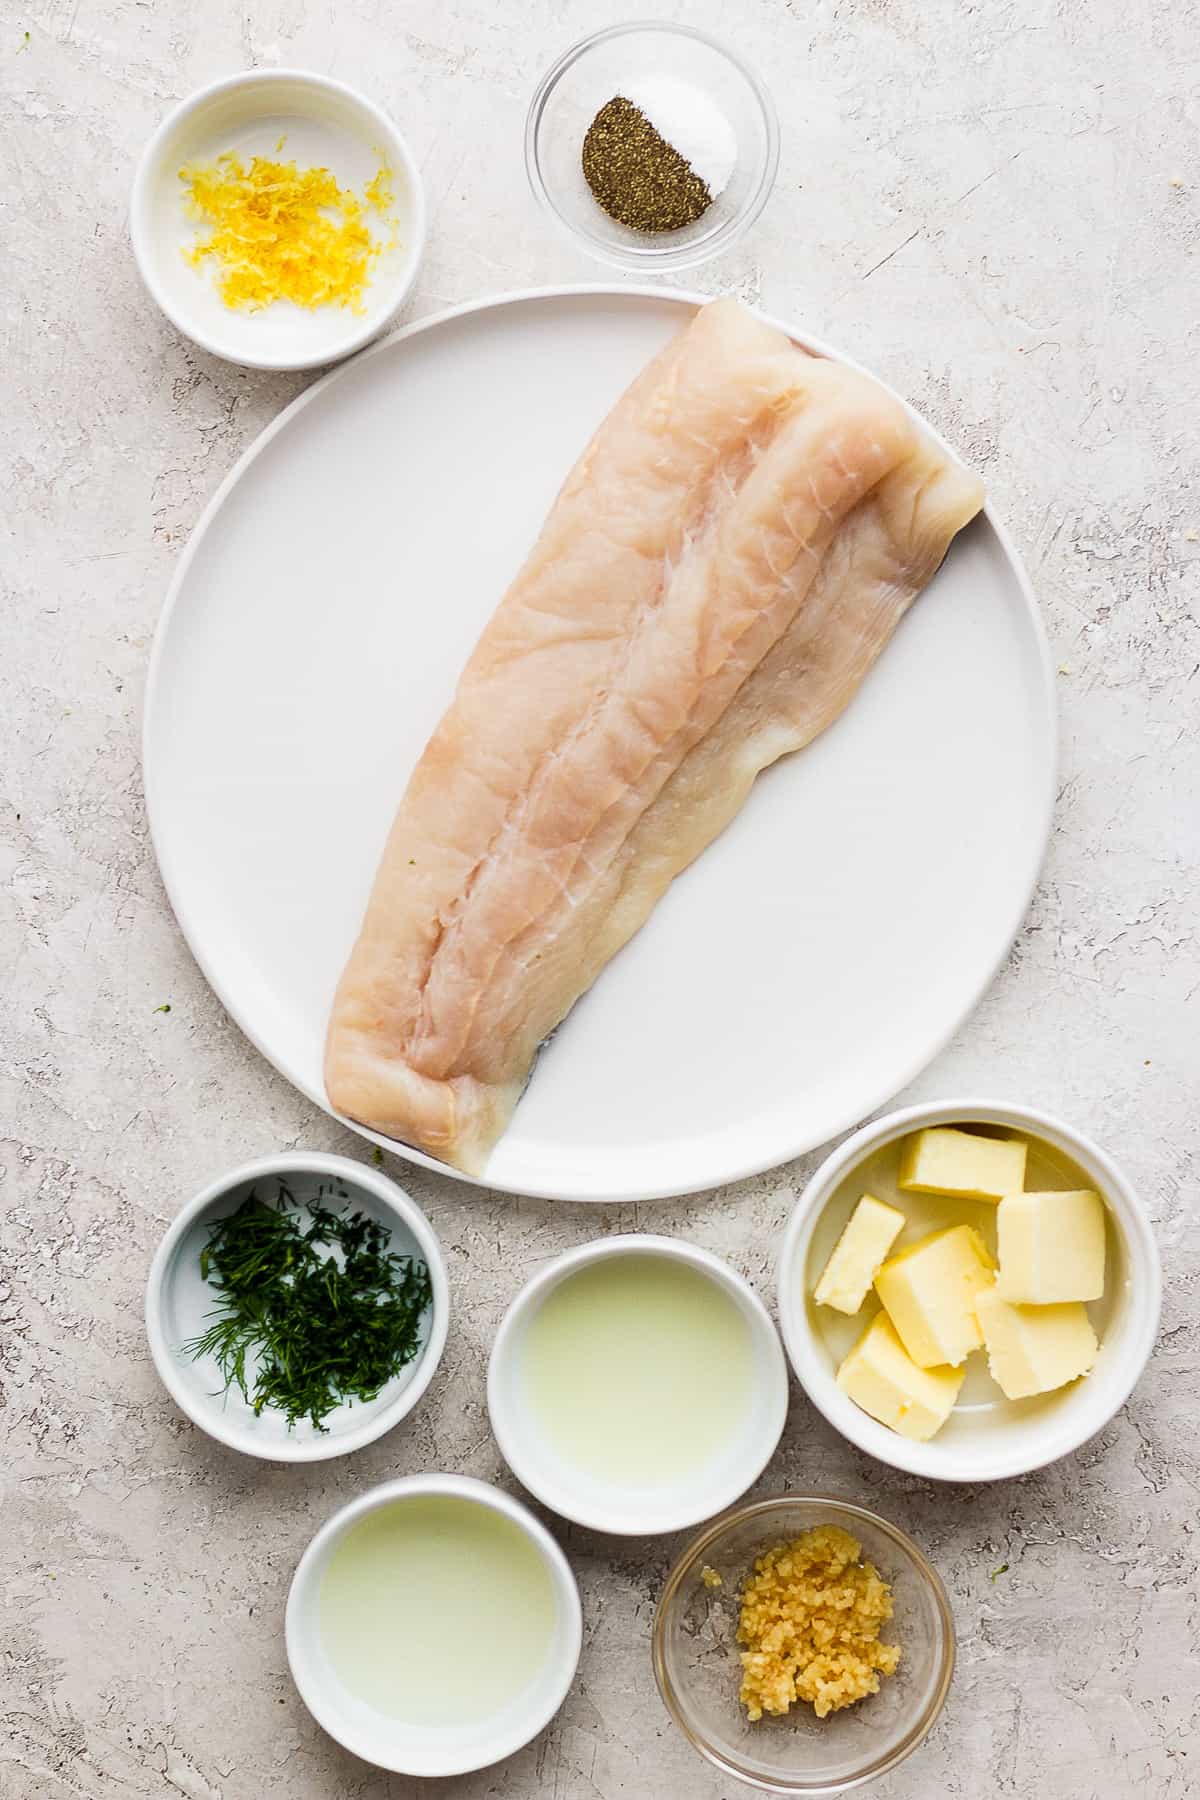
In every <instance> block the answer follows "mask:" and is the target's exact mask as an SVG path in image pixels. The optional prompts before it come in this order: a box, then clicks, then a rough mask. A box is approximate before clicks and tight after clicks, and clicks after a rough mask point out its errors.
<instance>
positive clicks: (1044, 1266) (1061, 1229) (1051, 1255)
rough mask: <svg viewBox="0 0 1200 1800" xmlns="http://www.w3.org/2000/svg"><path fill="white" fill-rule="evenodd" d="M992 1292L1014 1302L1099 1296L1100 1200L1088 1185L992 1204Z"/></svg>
mask: <svg viewBox="0 0 1200 1800" xmlns="http://www.w3.org/2000/svg"><path fill="white" fill-rule="evenodd" d="M996 1237H997V1241H998V1244H999V1251H1000V1272H999V1274H998V1275H997V1276H996V1292H997V1293H998V1294H999V1296H1000V1298H1001V1299H1002V1300H1009V1301H1011V1302H1012V1303H1013V1304H1014V1305H1031V1306H1052V1305H1056V1304H1057V1303H1058V1302H1060V1301H1064V1300H1099V1298H1100V1296H1101V1294H1103V1292H1104V1248H1105V1245H1104V1202H1103V1201H1102V1200H1101V1198H1100V1196H1099V1194H1097V1193H1094V1192H1093V1190H1092V1189H1091V1188H1076V1189H1072V1190H1071V1191H1070V1192H1066V1193H1051V1194H1008V1195H1006V1196H1005V1198H1004V1199H1003V1200H1001V1202H1000V1204H999V1206H998V1207H997V1208H996Z"/></svg>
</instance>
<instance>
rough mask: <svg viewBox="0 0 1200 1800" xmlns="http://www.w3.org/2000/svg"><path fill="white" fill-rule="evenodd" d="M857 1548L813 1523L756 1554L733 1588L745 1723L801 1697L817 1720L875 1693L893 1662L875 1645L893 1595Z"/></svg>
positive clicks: (891, 1651)
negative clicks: (737, 1600) (738, 1595)
mask: <svg viewBox="0 0 1200 1800" xmlns="http://www.w3.org/2000/svg"><path fill="white" fill-rule="evenodd" d="M860 1552H861V1545H860V1544H858V1543H857V1542H856V1541H855V1539H854V1538H852V1537H851V1536H850V1534H849V1532H848V1531H843V1530H841V1528H840V1527H839V1526H837V1525H818V1526H816V1527H815V1529H814V1530H812V1531H806V1532H805V1533H804V1534H803V1536H802V1537H798V1538H796V1539H794V1540H793V1542H791V1543H790V1544H777V1545H776V1546H775V1548H774V1549H773V1550H768V1551H767V1552H766V1554H765V1555H764V1556H760V1557H759V1558H758V1560H757V1561H756V1563H755V1565H754V1570H753V1573H752V1574H751V1575H749V1576H748V1577H747V1579H746V1583H745V1586H744V1587H743V1589H742V1606H741V1615H740V1618H739V1620H738V1631H737V1635H738V1642H739V1643H740V1644H744V1645H745V1646H746V1648H745V1649H744V1650H743V1651H742V1652H741V1660H742V1689H741V1701H742V1705H743V1706H744V1707H745V1708H746V1716H747V1718H749V1719H761V1718H762V1716H763V1714H764V1713H765V1712H767V1713H786V1712H787V1711H789V1709H790V1708H791V1706H792V1703H793V1702H794V1701H797V1700H805V1701H807V1702H808V1703H809V1704H810V1705H811V1706H812V1709H813V1711H814V1712H815V1713H816V1715H817V1717H818V1719H823V1718H825V1716H826V1714H828V1713H831V1712H837V1711H838V1710H839V1708H841V1707H843V1706H851V1705H853V1703H854V1701H856V1700H861V1699H863V1698H864V1696H866V1695H867V1694H876V1693H878V1692H879V1677H880V1675H892V1674H894V1673H895V1670H896V1665H897V1663H898V1662H899V1661H900V1649H899V1646H898V1645H896V1644H881V1643H880V1642H879V1628H880V1626H881V1625H883V1624H884V1623H885V1622H886V1621H887V1620H888V1619H890V1618H891V1616H892V1590H891V1588H890V1587H889V1586H888V1584H887V1582H886V1581H884V1580H883V1579H882V1577H881V1576H880V1574H879V1572H878V1570H877V1569H875V1568H873V1567H872V1565H871V1564H870V1563H864V1562H860V1561H859V1556H860Z"/></svg>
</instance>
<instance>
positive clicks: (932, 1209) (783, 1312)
mask: <svg viewBox="0 0 1200 1800" xmlns="http://www.w3.org/2000/svg"><path fill="white" fill-rule="evenodd" d="M935 1125H951V1126H960V1127H962V1128H964V1129H965V1130H968V1131H977V1130H982V1131H983V1132H984V1133H985V1134H987V1133H989V1132H990V1133H992V1134H993V1135H997V1136H1004V1137H1008V1136H1013V1137H1020V1138H1024V1139H1025V1140H1026V1142H1027V1144H1028V1147H1029V1148H1028V1160H1027V1164H1026V1177H1025V1186H1026V1190H1027V1191H1029V1192H1033V1191H1046V1190H1053V1189H1076V1188H1091V1189H1093V1190H1094V1191H1095V1192H1096V1193H1098V1194H1099V1195H1100V1198H1101V1200H1102V1201H1103V1202H1104V1206H1105V1209H1106V1215H1107V1218H1106V1223H1107V1234H1108V1243H1107V1251H1106V1257H1105V1264H1106V1270H1105V1286H1104V1295H1103V1297H1102V1298H1101V1299H1100V1300H1098V1301H1093V1302H1091V1303H1090V1304H1089V1306H1088V1314H1089V1317H1090V1319H1091V1322H1092V1326H1093V1328H1094V1330H1095V1332H1096V1335H1097V1337H1098V1338H1099V1340H1100V1350H1099V1354H1098V1356H1097V1359H1096V1364H1095V1367H1094V1368H1093V1369H1092V1371H1091V1373H1090V1374H1088V1375H1085V1376H1082V1377H1081V1378H1080V1379H1078V1380H1076V1381H1073V1382H1071V1383H1069V1384H1068V1385H1066V1386H1064V1387H1061V1388H1055V1389H1053V1390H1051V1391H1050V1392H1048V1393H1044V1394H1037V1395H1034V1396H1033V1397H1031V1398H1029V1399H1025V1400H1008V1399H1006V1398H1005V1396H1004V1395H1003V1394H1002V1393H1001V1391H1000V1389H999V1388H998V1387H997V1385H996V1384H995V1382H994V1381H993V1380H992V1378H991V1375H990V1374H989V1372H988V1368H987V1359H986V1357H985V1356H984V1355H983V1354H982V1352H980V1353H977V1354H976V1355H974V1356H972V1357H969V1358H968V1361H967V1373H966V1377H965V1379H964V1381H963V1385H962V1387H961V1389H960V1390H959V1394H958V1399H957V1402H956V1404H955V1407H954V1410H953V1412H952V1413H951V1414H950V1417H949V1418H948V1419H947V1421H946V1423H945V1424H944V1425H943V1426H942V1428H941V1430H940V1431H939V1432H938V1433H937V1435H936V1436H935V1437H933V1438H930V1439H929V1440H928V1441H927V1442H925V1443H916V1442H913V1441H912V1440H911V1439H909V1438H905V1437H901V1436H900V1434H899V1433H898V1432H895V1431H892V1430H891V1429H890V1428H889V1427H888V1426H887V1425H882V1424H880V1423H879V1422H878V1421H877V1420H876V1419H873V1418H871V1417H870V1416H869V1415H868V1414H867V1413H865V1412H863V1411H862V1410H861V1409H860V1408H859V1407H858V1406H856V1405H855V1403H854V1401H853V1400H851V1399H850V1398H849V1396H848V1395H847V1394H844V1393H843V1392H842V1390H841V1389H840V1388H839V1387H838V1385H837V1381H836V1375H837V1370H838V1366H839V1364H840V1363H841V1361H842V1358H843V1357H844V1356H845V1355H846V1352H847V1351H848V1350H849V1349H850V1347H851V1345H852V1344H853V1343H854V1342H855V1341H856V1340H857V1338H858V1337H859V1336H860V1335H861V1333H862V1331H863V1328H864V1326H865V1325H866V1323H867V1320H868V1318H869V1316H870V1314H871V1312H872V1311H873V1310H874V1309H875V1307H876V1305H877V1303H876V1301H875V1299H874V1296H873V1295H872V1294H870V1293H869V1294H868V1296H867V1300H866V1302H865V1303H864V1306H863V1308H862V1310H861V1312H860V1313H859V1314H857V1315H855V1316H854V1317H853V1318H847V1317H846V1316H845V1314H843V1313H839V1312H835V1311H833V1310H832V1309H831V1308H830V1307H827V1306H818V1305H817V1304H816V1302H815V1301H814V1299H813V1297H812V1295H813V1289H814V1287H815V1286H816V1283H817V1280H818V1278H819V1277H820V1274H821V1271H822V1269H823V1268H824V1267H825V1263H826V1261H827V1260H828V1257H829V1255H830V1252H831V1251H832V1249H833V1247H834V1245H835V1243H836V1242H837V1240H838V1237H839V1236H840V1234H841V1232H842V1229H843V1227H844V1226H845V1224H846V1222H847V1220H848V1219H849V1217H850V1214H851V1212H852V1211H853V1210H854V1207H855V1206H856V1205H857V1203H858V1201H859V1199H860V1198H861V1196H862V1195H863V1194H864V1193H870V1194H873V1195H874V1196H875V1198H876V1199H878V1200H882V1201H884V1202H885V1204H887V1205H891V1206H895V1207H897V1208H898V1209H899V1210H900V1211H901V1212H902V1213H904V1215H905V1217H906V1220H907V1223H906V1225H905V1227H904V1230H903V1231H902V1232H901V1234H900V1236H899V1237H898V1238H897V1239H896V1244H895V1248H896V1249H903V1248H904V1247H905V1246H906V1245H908V1244H910V1243H913V1242H915V1241H917V1239H919V1238H921V1237H923V1236H925V1235H926V1233H928V1232H930V1231H935V1230H937V1229H938V1228H939V1227H940V1226H944V1225H958V1224H968V1225H972V1226H974V1227H975V1229H976V1230H977V1231H979V1232H980V1234H981V1235H982V1236H983V1238H984V1241H985V1243H986V1244H987V1245H988V1247H989V1249H990V1250H991V1252H992V1254H993V1255H994V1254H995V1251H996V1236H995V1234H996V1208H995V1205H994V1203H992V1202H991V1201H986V1200H968V1199H962V1198H955V1199H950V1198H946V1197H944V1196H939V1195H934V1194H924V1193H914V1192H912V1191H905V1190H902V1189H900V1187H899V1186H898V1176H899V1172H900V1169H899V1165H900V1157H901V1152H902V1147H903V1142H904V1140H905V1139H906V1138H907V1137H909V1136H911V1134H912V1133H913V1132H916V1131H920V1130H922V1129H924V1128H926V1127H928V1126H935ZM1161 1296H1162V1277H1161V1273H1160V1270H1159V1260H1158V1250H1157V1248H1156V1246H1155V1242H1154V1233H1153V1231H1152V1230H1151V1227H1150V1222H1149V1220H1148V1218H1147V1216H1146V1213H1145V1211H1144V1209H1143V1207H1142V1205H1141V1202H1140V1201H1139V1200H1138V1198H1137V1196H1136V1194H1135V1193H1134V1192H1133V1190H1132V1188H1131V1187H1130V1186H1129V1183H1128V1182H1127V1181H1126V1180H1125V1178H1124V1176H1123V1175H1122V1174H1121V1172H1120V1170H1119V1169H1118V1168H1117V1166H1116V1164H1115V1163H1114V1162H1113V1161H1112V1160H1111V1158H1110V1157H1108V1156H1107V1155H1106V1154H1105V1153H1104V1151H1103V1150H1101V1149H1100V1148H1099V1146H1098V1145H1096V1144H1093V1143H1092V1142H1091V1140H1090V1139H1088V1138H1086V1137H1084V1136H1083V1135H1082V1133H1080V1132H1078V1131H1076V1130H1074V1128H1073V1127H1072V1126H1069V1125H1066V1124H1064V1123H1063V1121H1062V1120H1061V1119H1054V1118H1051V1117H1050V1116H1049V1115H1047V1114H1045V1113H1040V1112H1036V1111H1034V1110H1033V1109H1032V1108H1030V1107H1025V1106H1015V1105H1011V1104H1009V1103H1007V1102H1004V1101H990V1100H974V1099H968V1100H939V1101H936V1102H931V1103H928V1104H925V1105H920V1106H910V1107H907V1108H905V1109H904V1111H902V1112H894V1113H888V1114H887V1115H886V1116H885V1117H883V1118H881V1119H875V1120H873V1121H872V1122H871V1123H870V1124H869V1125H864V1126H863V1127H862V1129H861V1130H860V1131H856V1132H855V1133H854V1135H853V1136H852V1137H850V1138H847V1140H846V1142H845V1143H844V1144H842V1145H841V1146H840V1147H839V1148H838V1149H837V1150H835V1151H834V1153H833V1155H832V1156H830V1157H829V1158H828V1159H827V1160H826V1161H825V1162H824V1163H822V1164H821V1166H820V1168H819V1169H818V1170H817V1172H816V1174H815V1175H814V1176H813V1178H812V1180H811V1181H810V1182H809V1184H808V1186H807V1188H805V1190H804V1192H803V1194H801V1196H800V1198H799V1200H798V1201H797V1202H796V1207H795V1211H794V1212H793V1214H792V1217H791V1221H790V1223H789V1225H788V1228H787V1231H786V1233H785V1235H784V1240H783V1248H782V1251H781V1253H780V1258H779V1322H780V1328H781V1329H782V1332H783V1340H784V1343H785V1344H786V1346H787V1352H788V1356H789V1358H790V1360H791V1364H792V1367H793V1369H794V1370H795V1371H796V1375H797V1377H798V1378H799V1381H800V1385H801V1386H802V1387H803V1388H804V1390H805V1392H806V1393H807V1394H808V1397H809V1399H810V1400H811V1401H812V1402H813V1403H814V1405H815V1406H817V1407H818V1408H819V1409H820V1411H821V1412H823V1413H824V1415H825V1417H826V1418H827V1419H828V1420H829V1422H830V1424H831V1425H835V1426H836V1427H837V1429H838V1430H839V1431H840V1432H841V1433H842V1435H843V1436H844V1437H847V1438H849V1440H850V1442H851V1443H852V1444H857V1445H858V1447H859V1449H860V1450H865V1451H867V1452H868V1453H869V1454H870V1455H871V1456H875V1457H878V1458H879V1460H880V1461H881V1462H886V1463H890V1464H891V1465H892V1466H893V1467H894V1468H897V1469H904V1470H905V1471H907V1472H908V1473H909V1474H913V1475H924V1476H930V1477H933V1478H935V1479H938V1480H942V1481H997V1480H1001V1479H1004V1478H1006V1477H1011V1476H1015V1475H1024V1474H1027V1473H1029V1471H1030V1470H1032V1469H1039V1468H1042V1467H1043V1466H1044V1465H1045V1464H1046V1463H1049V1462H1053V1461H1054V1460H1055V1459H1056V1458H1057V1457H1060V1456H1066V1455H1068V1454H1069V1453H1070V1452H1071V1451H1072V1450H1077V1449H1078V1448H1079V1446H1080V1445H1081V1444H1083V1443H1086V1441H1087V1440H1088V1438H1090V1437H1093V1436H1094V1435H1095V1433H1096V1432H1097V1431H1099V1430H1101V1428H1102V1427H1103V1426H1105V1425H1106V1424H1107V1423H1108V1421H1109V1420H1110V1419H1111V1418H1112V1417H1113V1415H1114V1413H1116V1412H1117V1411H1118V1410H1119V1409H1120V1407H1121V1406H1123V1405H1124V1403H1125V1401H1126V1400H1127V1399H1128V1398H1129V1395H1130V1392H1131V1391H1132V1389H1133V1386H1134V1383H1135V1382H1136V1381H1137V1379H1138V1376H1139V1375H1140V1374H1141V1372H1142V1370H1143V1369H1144V1367H1145V1366H1146V1362H1147V1360H1148V1358H1149V1355H1150V1351H1151V1349H1152V1348H1153V1346H1154V1338H1155V1334H1156V1332H1157V1329H1158V1316H1159V1306H1160V1302H1161Z"/></svg>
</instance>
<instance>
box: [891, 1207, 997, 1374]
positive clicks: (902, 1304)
mask: <svg viewBox="0 0 1200 1800" xmlns="http://www.w3.org/2000/svg"><path fill="white" fill-rule="evenodd" d="M995 1272H996V1265H995V1263H994V1262H993V1261H992V1259H991V1257H990V1255H989V1254H988V1249H987V1245H986V1244H985V1243H984V1241H983V1239H982V1238H981V1237H980V1235H979V1233H978V1232H977V1231H976V1230H975V1227H974V1226H973V1225H950V1226H947V1228H946V1229H945V1230H944V1231H935V1232H934V1233H933V1235H932V1236H931V1237H925V1238H922V1239H921V1241H920V1243H919V1244H912V1245H910V1246H909V1248H908V1249H907V1250H901V1251H900V1252H899V1253H898V1254H897V1255H896V1256H893V1257H892V1258H891V1259H890V1260H889V1261H888V1262H885V1263H884V1265H883V1267H882V1268H881V1269H880V1271H879V1273H878V1275H876V1277H875V1292H876V1293H877V1294H878V1295H879V1298H880V1299H881V1300H882V1301H883V1304H884V1305H885V1306H886V1308H887V1310H888V1316H889V1318H890V1319H891V1321H892V1324H893V1325H894V1326H895V1327H896V1331H897V1334H898V1335H899V1338H900V1342H901V1343H902V1344H903V1345H904V1348H905V1349H906V1350H907V1351H908V1354H909V1355H910V1356H911V1357H912V1359H913V1361H914V1362H915V1363H919V1364H920V1366H921V1367H922V1368H923V1369H930V1368H933V1367H935V1366H937V1365H938V1364H941V1363H952V1364H956V1365H957V1364H958V1363H960V1362H962V1361H963V1360H964V1359H965V1358H966V1357H968V1356H969V1355H970V1353H971V1351H972V1350H978V1349H979V1347H980V1345H981V1344H982V1343H983V1335H982V1333H981V1332H980V1329H979V1321H978V1319H977V1318H976V1317H975V1296H976V1294H977V1293H978V1292H979V1290H980V1288H984V1287H990V1286H991V1285H992V1279H993V1277H994V1275H995Z"/></svg>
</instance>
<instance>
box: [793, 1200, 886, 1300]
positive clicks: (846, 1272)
mask: <svg viewBox="0 0 1200 1800" xmlns="http://www.w3.org/2000/svg"><path fill="white" fill-rule="evenodd" d="M903 1224H904V1214H903V1213H902V1212H897V1210H896V1208H895V1207H894V1206H885V1205H884V1203H883V1201H882V1200H876V1199H873V1198H872V1196H871V1195H870V1194H864V1195H863V1197H862V1199H861V1200H860V1201H859V1203H858V1205H857V1206H856V1207H855V1209H854V1211H853V1212H852V1213H851V1215H850V1220H849V1223H848V1224H847V1226H846V1229H845V1230H844V1231H843V1232H842V1235H841V1237H840V1238H839V1239H838V1241H837V1243H836V1244H835V1245H834V1247H833V1251H832V1254H831V1255H830V1258H829V1261H828V1262H827V1263H826V1264H825V1268H824V1271H823V1273H822V1275H821V1279H820V1281H818V1283H817V1285H816V1288H815V1290H814V1292H813V1299H814V1300H815V1301H816V1302H817V1304H818V1305H819V1306H832V1307H835V1308H836V1309H837V1311H838V1312H844V1313H856V1312H857V1311H858V1309H859V1307H860V1306H861V1305H862V1303H863V1301H864V1300H865V1299H866V1297H867V1289H868V1288H869V1287H870V1285H871V1283H872V1282H873V1281H874V1279H875V1275H876V1271H877V1270H878V1268H879V1265H880V1263H881V1262H882V1261H883V1259H884V1257H885V1256H886V1255H887V1253H888V1251H889V1250H890V1249H891V1247H892V1245H893V1244H894V1243H895V1241H896V1238H897V1235H898V1234H899V1231H900V1228H901V1226H902V1225H903Z"/></svg>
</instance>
